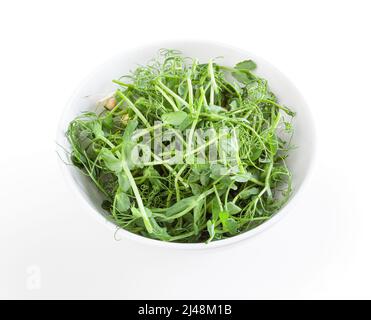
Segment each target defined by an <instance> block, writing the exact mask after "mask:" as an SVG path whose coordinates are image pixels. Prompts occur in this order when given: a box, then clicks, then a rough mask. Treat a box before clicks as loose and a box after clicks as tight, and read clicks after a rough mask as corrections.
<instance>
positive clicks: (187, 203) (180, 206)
mask: <svg viewBox="0 0 371 320" xmlns="http://www.w3.org/2000/svg"><path fill="white" fill-rule="evenodd" d="M197 199H198V197H197V196H192V197H188V198H184V199H182V200H180V201H178V202H177V203H175V204H174V205H172V206H171V207H170V208H168V209H167V210H166V212H165V214H166V215H167V216H168V217H171V216H172V215H174V214H177V213H180V212H182V211H184V210H186V209H188V208H191V207H194V206H195V205H196V204H197Z"/></svg>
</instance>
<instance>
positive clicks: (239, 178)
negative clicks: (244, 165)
mask: <svg viewBox="0 0 371 320" xmlns="http://www.w3.org/2000/svg"><path fill="white" fill-rule="evenodd" d="M251 177H252V174H251V173H249V172H246V173H239V174H236V175H235V176H234V179H233V180H234V181H236V182H247V181H249V180H250V179H251Z"/></svg>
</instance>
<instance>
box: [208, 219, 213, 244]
mask: <svg viewBox="0 0 371 320" xmlns="http://www.w3.org/2000/svg"><path fill="white" fill-rule="evenodd" d="M206 226H207V231H208V232H209V239H208V240H207V242H210V241H211V240H213V238H214V237H215V224H214V222H212V221H210V220H208V221H207V223H206Z"/></svg>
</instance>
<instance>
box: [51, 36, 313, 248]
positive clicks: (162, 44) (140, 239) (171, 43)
mask: <svg viewBox="0 0 371 320" xmlns="http://www.w3.org/2000/svg"><path fill="white" fill-rule="evenodd" d="M184 44H189V45H190V44H193V45H210V46H211V45H213V46H220V47H224V48H226V49H229V50H234V51H240V52H245V53H246V54H247V55H249V54H250V55H253V56H256V57H258V58H259V60H260V61H261V62H263V63H264V64H266V65H268V66H269V68H271V69H273V70H275V71H276V72H277V73H279V74H280V76H282V77H283V78H285V81H286V82H287V83H288V84H289V85H290V87H292V88H293V89H294V90H295V92H296V94H297V95H298V96H299V97H300V99H301V100H302V101H303V107H304V108H305V109H306V113H307V117H308V119H307V121H308V122H309V123H310V126H311V129H312V130H311V131H312V132H311V142H312V145H311V149H312V150H311V158H310V160H309V162H308V166H307V169H306V171H305V173H304V178H303V181H302V182H301V184H300V186H299V187H298V189H297V190H296V193H295V194H294V195H293V196H292V197H290V198H289V200H288V202H287V203H286V204H285V205H284V206H283V207H282V208H281V209H280V210H279V211H277V212H276V213H275V214H274V215H273V216H272V217H271V218H270V219H269V220H267V221H266V222H264V223H262V224H260V225H259V226H257V227H255V228H254V229H251V230H249V231H246V232H243V233H240V234H238V235H235V236H232V237H230V238H226V239H222V240H216V241H212V242H210V243H208V244H206V243H203V242H202V243H201V242H199V243H178V242H167V241H161V240H156V239H151V238H146V237H144V236H141V235H138V234H134V233H132V232H130V231H127V230H125V229H122V228H119V227H118V226H117V225H116V224H115V223H113V222H112V221H109V220H108V219H106V218H105V217H104V216H103V215H102V214H100V213H99V212H97V210H96V208H94V206H93V205H91V204H90V203H89V202H88V201H86V199H85V198H84V196H83V194H82V191H81V190H80V189H79V187H78V185H77V183H76V182H75V181H74V179H73V177H72V175H71V173H70V172H69V170H68V169H67V165H66V164H65V163H64V162H63V160H62V159H61V158H60V157H58V164H59V167H60V169H61V171H62V173H63V176H64V180H65V181H66V182H67V185H68V186H70V187H71V188H72V189H73V190H74V193H75V194H77V195H78V198H79V199H80V200H82V201H81V202H83V203H84V205H85V206H87V209H89V210H88V211H89V213H90V215H92V216H94V217H95V219H97V220H98V221H99V222H101V223H102V224H104V225H106V227H108V228H109V229H110V230H112V231H114V234H115V239H116V240H121V238H118V237H117V235H120V236H121V235H122V236H123V238H125V239H128V240H132V241H135V242H137V243H141V244H144V245H149V246H155V247H162V248H171V249H183V250H205V249H214V248H219V247H225V246H229V245H232V244H235V243H238V242H240V241H242V240H246V239H249V238H252V237H254V236H255V235H257V234H259V233H262V232H263V231H265V230H267V229H268V228H270V227H272V226H273V225H275V224H276V223H277V222H278V221H280V220H281V219H282V218H284V217H285V216H286V215H287V214H288V212H289V211H290V210H292V208H293V205H294V204H295V203H296V202H297V201H298V199H299V198H301V196H302V194H303V190H304V189H305V188H306V187H307V184H308V180H310V177H311V176H312V174H313V168H314V165H315V162H316V155H317V147H316V145H317V137H316V128H315V121H314V117H313V113H312V111H311V109H310V108H309V106H308V104H307V102H306V100H305V99H304V97H303V95H302V93H301V92H300V91H299V90H298V88H297V87H296V86H295V85H294V83H293V82H292V81H291V80H290V79H289V78H288V77H287V76H286V75H285V74H284V73H283V72H281V70H280V69H278V68H277V67H275V66H274V65H272V64H271V63H270V62H268V61H267V60H265V59H264V58H262V57H261V55H259V54H255V53H254V52H251V51H250V50H245V49H243V48H241V47H236V46H233V45H230V44H226V43H222V42H219V41H210V40H200V39H195V40H194V39H183V40H179V39H176V40H175V39H174V40H171V39H170V40H165V41H150V42H147V43H146V44H141V45H139V46H133V47H128V48H125V49H123V50H121V51H120V52H118V53H116V54H114V55H112V56H111V57H110V58H108V59H105V60H104V61H103V62H101V63H100V64H98V65H96V66H95V68H94V69H93V70H92V71H90V72H89V73H88V75H86V76H85V77H84V78H83V80H82V81H80V83H79V85H78V86H77V87H76V89H75V90H74V91H73V93H72V95H71V96H70V98H69V99H68V100H67V103H66V104H65V106H64V108H63V109H62V112H61V114H60V117H59V122H58V125H57V134H56V142H57V144H58V141H59V140H60V136H61V132H65V128H64V121H63V120H64V119H65V118H66V115H67V113H68V111H69V110H70V108H71V106H72V104H73V101H74V100H75V99H77V98H78V93H79V92H80V91H81V90H82V89H83V88H84V87H85V85H86V84H87V83H88V82H89V81H90V80H91V79H92V78H93V77H94V75H95V74H96V73H97V72H98V71H99V70H101V68H103V67H104V66H105V65H106V64H108V63H109V62H110V61H112V60H114V59H116V58H118V57H121V56H123V55H125V54H129V53H131V52H134V51H138V50H145V49H148V48H149V47H154V46H158V48H166V47H168V48H170V47H174V48H176V46H177V45H184ZM57 153H58V152H57ZM57 156H58V155H57Z"/></svg>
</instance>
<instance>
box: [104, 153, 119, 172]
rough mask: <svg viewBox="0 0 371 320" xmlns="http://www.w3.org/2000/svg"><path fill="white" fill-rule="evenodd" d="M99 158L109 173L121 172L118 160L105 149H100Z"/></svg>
mask: <svg viewBox="0 0 371 320" xmlns="http://www.w3.org/2000/svg"><path fill="white" fill-rule="evenodd" d="M100 158H101V159H102V160H103V162H104V164H105V165H106V167H107V168H108V169H109V170H110V171H114V172H117V173H118V172H120V171H121V170H122V163H121V160H120V159H117V158H116V157H115V156H114V154H113V153H112V152H111V151H110V150H108V149H107V148H102V150H101V152H100Z"/></svg>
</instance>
